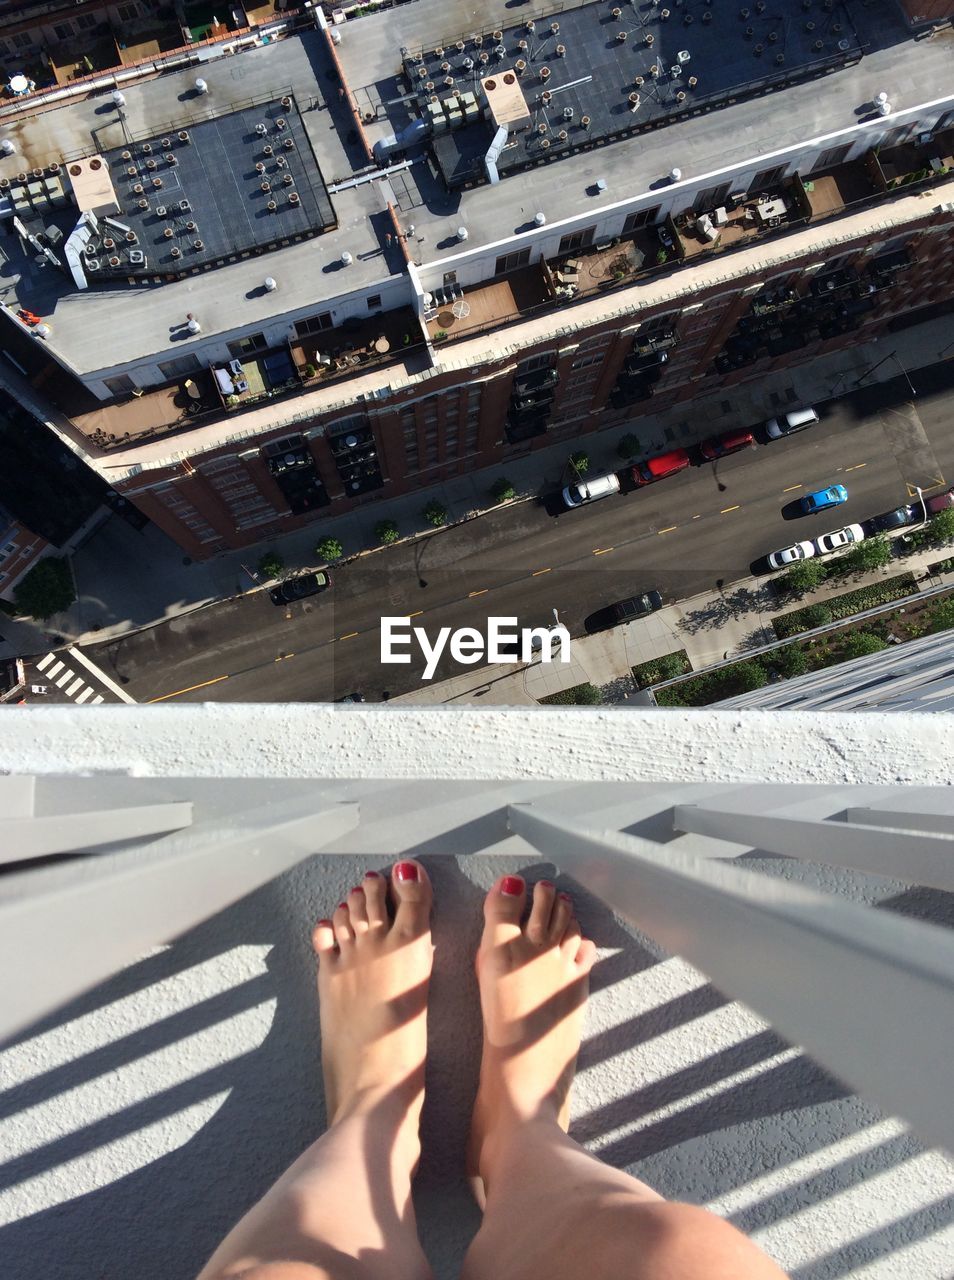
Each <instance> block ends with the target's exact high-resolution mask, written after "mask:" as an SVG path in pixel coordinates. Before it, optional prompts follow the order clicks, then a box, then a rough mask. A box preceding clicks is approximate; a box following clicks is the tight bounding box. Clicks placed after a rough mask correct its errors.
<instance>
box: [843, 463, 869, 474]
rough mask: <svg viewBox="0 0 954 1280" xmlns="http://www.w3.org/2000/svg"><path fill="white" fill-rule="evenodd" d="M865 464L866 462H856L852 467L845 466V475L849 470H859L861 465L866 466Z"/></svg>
mask: <svg viewBox="0 0 954 1280" xmlns="http://www.w3.org/2000/svg"><path fill="white" fill-rule="evenodd" d="M867 465H868V464H867V462H856V463H855V465H854V466H853V467H845V475H847V474H848V472H849V471H860V470H861V468H862V467H866V466H867Z"/></svg>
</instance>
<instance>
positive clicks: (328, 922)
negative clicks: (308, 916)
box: [315, 920, 331, 929]
mask: <svg viewBox="0 0 954 1280" xmlns="http://www.w3.org/2000/svg"><path fill="white" fill-rule="evenodd" d="M322 925H327V926H328V928H329V929H330V928H331V921H330V920H319V921H318V923H317V924H316V925H315V928H316V929H318V928H320V927H321V926H322Z"/></svg>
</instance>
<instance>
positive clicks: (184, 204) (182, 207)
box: [179, 200, 192, 213]
mask: <svg viewBox="0 0 954 1280" xmlns="http://www.w3.org/2000/svg"><path fill="white" fill-rule="evenodd" d="M191 208H192V205H191V204H190V203H189V201H188V200H180V201H179V212H180V213H188V212H189V210H190V209H191Z"/></svg>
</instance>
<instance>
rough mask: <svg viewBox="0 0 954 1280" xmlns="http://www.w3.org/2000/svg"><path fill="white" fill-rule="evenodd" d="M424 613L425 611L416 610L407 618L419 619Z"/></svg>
mask: <svg viewBox="0 0 954 1280" xmlns="http://www.w3.org/2000/svg"><path fill="white" fill-rule="evenodd" d="M423 612H424V610H423V609H415V610H414V612H413V613H409V614H408V615H407V616H408V617H409V618H419V617H420V616H421V614H422V613H423Z"/></svg>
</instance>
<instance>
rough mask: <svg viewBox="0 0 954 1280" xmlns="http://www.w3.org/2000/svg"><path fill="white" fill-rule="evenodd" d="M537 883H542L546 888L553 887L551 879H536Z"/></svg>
mask: <svg viewBox="0 0 954 1280" xmlns="http://www.w3.org/2000/svg"><path fill="white" fill-rule="evenodd" d="M537 884H542V885H543V886H544V887H545V888H547V889H552V888H553V881H552V880H538V881H537Z"/></svg>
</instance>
